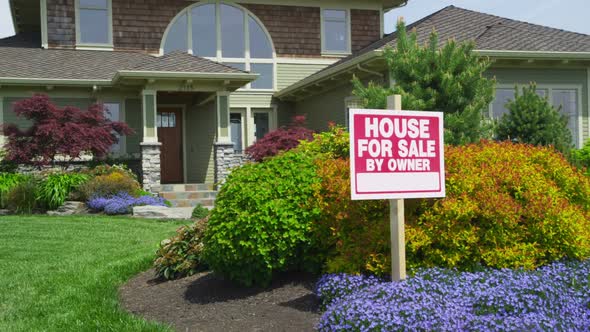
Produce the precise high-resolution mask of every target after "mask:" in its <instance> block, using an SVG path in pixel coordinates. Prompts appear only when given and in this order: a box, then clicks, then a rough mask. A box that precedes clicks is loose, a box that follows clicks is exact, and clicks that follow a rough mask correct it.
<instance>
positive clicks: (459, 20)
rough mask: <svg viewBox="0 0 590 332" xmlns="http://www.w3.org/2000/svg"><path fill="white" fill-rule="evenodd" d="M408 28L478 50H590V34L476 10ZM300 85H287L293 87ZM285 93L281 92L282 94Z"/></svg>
mask: <svg viewBox="0 0 590 332" xmlns="http://www.w3.org/2000/svg"><path fill="white" fill-rule="evenodd" d="M407 28H408V31H411V30H413V29H415V30H416V33H417V37H418V42H419V43H420V44H424V43H426V42H427V41H428V38H429V37H430V33H431V32H432V30H433V29H434V30H436V32H437V33H438V37H439V40H441V41H442V42H444V41H447V40H449V39H455V40H456V41H459V42H462V41H473V42H475V46H476V47H475V48H476V49H477V50H482V51H483V50H489V51H525V52H590V36H589V35H585V34H581V33H575V32H570V31H565V30H560V29H555V28H550V27H546V26H541V25H536V24H531V23H526V22H521V21H516V20H512V19H508V18H504V17H499V16H494V15H490V14H484V13H480V12H476V11H472V10H467V9H463V8H458V7H455V6H448V7H445V8H443V9H441V10H440V11H438V12H435V13H433V14H431V15H429V16H426V17H424V18H422V19H421V20H419V21H417V22H415V23H413V24H410V25H409V26H408V27H407ZM396 43H397V34H396V33H395V32H394V33H391V34H389V35H387V36H385V37H384V38H382V39H380V40H378V41H376V42H374V43H373V44H371V45H369V46H367V47H365V48H364V49H362V50H360V51H358V52H356V53H354V54H352V55H350V56H348V57H345V58H343V59H341V60H340V61H338V62H336V63H334V64H332V65H330V66H328V67H327V68H324V69H323V70H321V71H319V72H317V73H316V74H314V75H312V76H310V77H308V78H307V79H305V81H307V82H313V81H314V79H315V78H320V77H322V76H323V73H324V72H325V71H327V70H329V69H331V68H333V67H336V66H340V65H344V66H345V64H346V63H349V62H352V61H354V60H355V59H356V58H358V57H359V56H361V55H364V54H367V53H369V52H372V51H378V50H383V49H385V48H386V47H388V46H391V47H395V45H396ZM297 85H298V84H297V83H295V84H294V85H292V86H291V87H287V88H285V89H284V90H283V91H286V90H291V89H292V87H293V88H294V87H295V86H297ZM279 94H281V92H280V93H279Z"/></svg>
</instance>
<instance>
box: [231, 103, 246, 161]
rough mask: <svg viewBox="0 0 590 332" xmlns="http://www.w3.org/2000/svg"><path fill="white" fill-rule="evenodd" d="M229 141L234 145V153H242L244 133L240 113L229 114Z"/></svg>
mask: <svg viewBox="0 0 590 332" xmlns="http://www.w3.org/2000/svg"><path fill="white" fill-rule="evenodd" d="M229 122H230V125H231V141H232V142H233V143H234V151H235V152H236V153H242V151H243V149H244V131H243V121H242V113H241V112H240V113H230V116H229Z"/></svg>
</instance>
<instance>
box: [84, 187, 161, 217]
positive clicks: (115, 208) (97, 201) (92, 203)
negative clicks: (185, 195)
mask: <svg viewBox="0 0 590 332" xmlns="http://www.w3.org/2000/svg"><path fill="white" fill-rule="evenodd" d="M86 205H88V208H90V209H91V210H92V211H95V212H103V211H104V213H106V214H108V215H115V214H128V213H131V210H132V209H133V207H134V206H144V205H155V206H166V204H165V203H164V199H163V198H162V197H154V196H141V197H133V196H131V195H129V194H128V193H123V192H122V193H118V194H117V195H114V196H110V197H94V198H92V199H90V200H89V201H88V202H87V203H86Z"/></svg>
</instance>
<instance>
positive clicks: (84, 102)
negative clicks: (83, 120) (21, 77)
mask: <svg viewBox="0 0 590 332" xmlns="http://www.w3.org/2000/svg"><path fill="white" fill-rule="evenodd" d="M26 98H27V97H4V102H3V113H2V122H4V123H7V124H8V123H13V124H16V125H17V127H18V128H20V129H26V128H28V127H29V126H30V125H31V121H29V120H27V119H24V118H22V117H18V116H17V115H16V113H14V112H13V104H14V102H17V101H19V100H23V99H26ZM51 101H52V102H53V103H54V104H55V105H56V106H58V107H65V106H73V107H77V108H80V109H82V110H85V109H88V107H89V106H90V105H92V104H94V103H95V101H94V100H91V99H86V98H51Z"/></svg>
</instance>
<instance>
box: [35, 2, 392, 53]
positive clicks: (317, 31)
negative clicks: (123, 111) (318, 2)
mask: <svg viewBox="0 0 590 332" xmlns="http://www.w3.org/2000/svg"><path fill="white" fill-rule="evenodd" d="M191 4H193V3H192V2H187V1H186V0H167V1H161V0H128V1H122V0H112V6H113V7H112V14H113V43H114V47H115V49H117V50H140V51H147V52H150V53H158V52H159V50H160V44H161V42H162V37H163V35H164V32H165V31H166V28H167V27H168V25H169V24H170V22H171V21H172V20H173V19H174V17H175V16H176V15H177V14H178V13H179V12H180V11H181V10H183V9H184V8H186V7H188V6H190V5H191ZM242 6H244V7H245V8H247V9H248V10H250V11H251V12H252V13H253V14H254V15H256V16H257V17H258V18H259V19H260V21H261V22H262V23H263V24H264V26H265V27H266V29H267V30H268V31H269V33H270V35H271V37H272V40H273V43H274V46H275V49H276V52H277V56H284V57H319V56H321V39H320V38H321V37H320V36H321V19H320V8H318V7H300V6H282V5H260V4H242ZM47 15H48V18H47V22H48V23H47V24H48V41H49V46H50V47H55V48H73V47H74V46H75V44H76V21H75V6H74V0H47ZM379 15H380V12H379V11H376V10H356V9H353V10H351V18H350V20H351V24H352V26H351V37H352V51H356V50H359V49H361V48H363V47H365V46H367V45H369V44H370V43H371V42H374V41H375V40H378V39H379V38H380V37H381V36H380V22H381V21H380V16H379Z"/></svg>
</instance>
